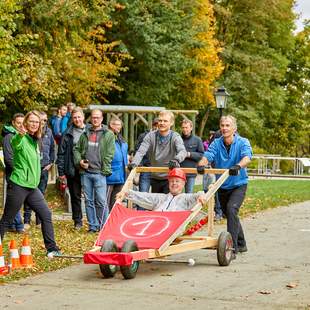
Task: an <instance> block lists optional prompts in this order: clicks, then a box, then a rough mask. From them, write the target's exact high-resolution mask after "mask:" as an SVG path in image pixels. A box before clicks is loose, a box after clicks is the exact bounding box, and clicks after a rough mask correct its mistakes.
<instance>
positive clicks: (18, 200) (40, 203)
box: [0, 181, 58, 251]
mask: <svg viewBox="0 0 310 310" xmlns="http://www.w3.org/2000/svg"><path fill="white" fill-rule="evenodd" d="M23 203H27V204H28V205H29V206H30V208H31V209H32V210H33V211H34V212H35V213H36V214H37V215H38V216H39V219H40V221H41V222H42V225H41V229H42V235H43V239H44V244H45V248H46V250H47V251H57V250H58V248H57V246H56V243H55V238H54V228H53V223H52V214H51V211H50V210H49V208H48V206H47V203H46V201H45V199H44V196H43V194H42V193H41V192H40V190H39V189H37V188H36V189H31V188H26V187H22V186H19V185H17V184H15V183H13V182H11V181H10V183H9V184H8V187H7V197H6V202H5V206H4V212H3V215H2V218H1V220H0V234H1V239H3V237H4V234H5V232H6V231H7V230H8V226H9V223H10V222H11V221H12V220H13V219H14V217H15V215H16V213H17V212H18V211H19V210H20V208H21V206H22V204H23Z"/></svg>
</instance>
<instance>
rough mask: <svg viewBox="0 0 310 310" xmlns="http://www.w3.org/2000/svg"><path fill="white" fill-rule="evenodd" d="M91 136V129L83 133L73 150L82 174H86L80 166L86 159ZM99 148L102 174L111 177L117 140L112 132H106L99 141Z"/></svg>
mask: <svg viewBox="0 0 310 310" xmlns="http://www.w3.org/2000/svg"><path fill="white" fill-rule="evenodd" d="M89 134H90V131H89V129H88V130H86V131H85V132H84V133H82V135H81V137H80V139H79V141H78V143H77V144H76V146H75V147H74V148H73V157H74V164H75V166H76V167H77V168H79V169H80V173H81V174H82V173H84V172H85V171H84V170H83V169H82V168H81V166H80V161H81V160H82V159H85V158H86V152H87V148H88V138H89ZM99 148H100V157H101V172H102V174H103V175H105V176H108V175H111V173H112V168H111V162H112V159H113V157H114V152H115V138H114V134H113V133H112V131H110V130H107V129H106V130H104V133H103V135H102V136H101V139H100V141H99Z"/></svg>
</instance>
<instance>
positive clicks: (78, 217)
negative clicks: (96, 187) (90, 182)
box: [67, 171, 83, 225]
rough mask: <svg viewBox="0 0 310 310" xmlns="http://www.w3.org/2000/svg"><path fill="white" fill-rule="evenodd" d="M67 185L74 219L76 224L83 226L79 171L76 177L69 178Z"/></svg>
mask: <svg viewBox="0 0 310 310" xmlns="http://www.w3.org/2000/svg"><path fill="white" fill-rule="evenodd" d="M67 185H68V188H69V193H70V199H71V207H72V219H73V221H74V224H75V225H76V224H82V222H83V221H82V219H83V214H82V207H81V191H82V189H81V188H82V186H81V177H80V174H79V172H78V171H76V172H75V175H74V177H69V176H67Z"/></svg>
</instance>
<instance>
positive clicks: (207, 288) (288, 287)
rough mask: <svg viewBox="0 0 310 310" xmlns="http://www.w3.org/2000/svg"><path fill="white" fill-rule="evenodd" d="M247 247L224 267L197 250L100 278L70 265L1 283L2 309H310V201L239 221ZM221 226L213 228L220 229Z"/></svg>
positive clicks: (87, 268) (94, 268)
mask: <svg viewBox="0 0 310 310" xmlns="http://www.w3.org/2000/svg"><path fill="white" fill-rule="evenodd" d="M243 226H244V230H245V234H246V238H247V241H248V248H249V251H248V252H247V253H244V254H239V255H238V257H237V259H236V260H235V261H233V262H232V263H231V264H230V266H228V267H220V266H219V265H218V263H217V259H216V252H215V251H213V250H198V251H194V252H188V253H185V254H182V255H178V256H173V257H170V259H175V260H180V261H185V262H186V261H187V260H188V259H189V258H194V259H195V260H196V265H195V266H193V267H190V266H188V265H187V264H186V263H171V262H170V263H160V262H157V263H155V262H153V263H144V264H141V265H140V269H139V271H138V273H137V277H136V278H135V279H133V280H123V278H122V276H121V274H117V275H116V277H115V278H113V279H103V278H102V276H101V274H100V272H99V268H98V266H96V265H82V264H81V265H75V266H73V267H70V268H66V269H63V270H58V271H56V272H50V273H46V274H42V275H39V276H36V277H32V278H28V279H25V280H22V281H18V282H15V283H11V284H8V285H4V286H1V288H0V308H1V309H23V310H28V309H29V310H30V309H31V310H35V309H44V310H46V309H76V310H77V309H87V308H88V309H92V310H94V309H118V310H119V309H142V308H143V309H156V310H160V309H165V310H167V309H231V308H234V309H310V246H309V245H310V242H309V241H310V201H308V202H304V203H299V204H295V205H291V206H289V207H281V208H277V209H273V210H270V211H266V212H264V213H260V214H256V215H254V216H252V217H249V218H246V219H244V220H243ZM223 229H225V226H221V225H216V231H217V233H219V232H220V231H221V230H223Z"/></svg>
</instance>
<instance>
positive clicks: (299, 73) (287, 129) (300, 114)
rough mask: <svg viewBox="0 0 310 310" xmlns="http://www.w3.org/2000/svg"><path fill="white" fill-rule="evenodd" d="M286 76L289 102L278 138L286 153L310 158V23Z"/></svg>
mask: <svg viewBox="0 0 310 310" xmlns="http://www.w3.org/2000/svg"><path fill="white" fill-rule="evenodd" d="M295 39H296V40H295V47H294V49H293V50H292V51H291V53H290V55H289V59H290V64H289V67H288V70H287V73H286V80H285V84H284V85H285V87H286V90H287V93H288V95H287V101H286V106H285V109H284V110H283V111H282V115H281V118H280V120H281V123H280V126H279V130H278V137H279V139H280V140H281V141H283V144H282V147H283V153H284V154H285V153H290V154H295V155H296V156H309V155H310V123H309V119H310V82H309V81H310V22H309V21H308V22H307V23H306V25H305V28H304V30H303V31H301V32H300V33H298V34H297V35H296V38H295Z"/></svg>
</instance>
